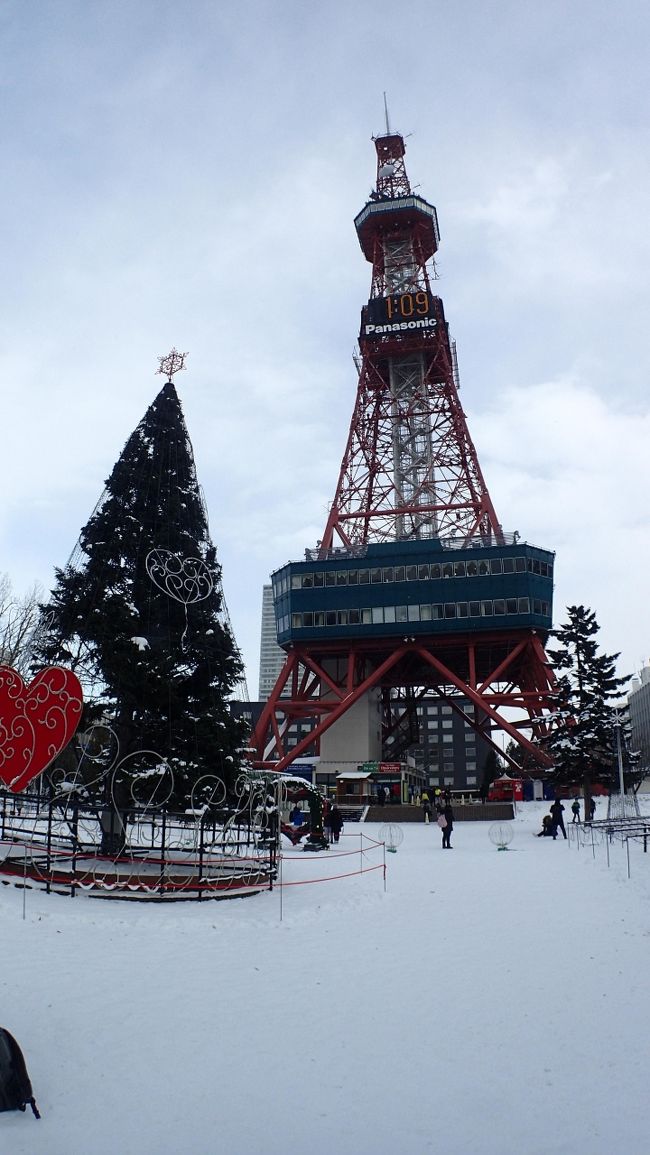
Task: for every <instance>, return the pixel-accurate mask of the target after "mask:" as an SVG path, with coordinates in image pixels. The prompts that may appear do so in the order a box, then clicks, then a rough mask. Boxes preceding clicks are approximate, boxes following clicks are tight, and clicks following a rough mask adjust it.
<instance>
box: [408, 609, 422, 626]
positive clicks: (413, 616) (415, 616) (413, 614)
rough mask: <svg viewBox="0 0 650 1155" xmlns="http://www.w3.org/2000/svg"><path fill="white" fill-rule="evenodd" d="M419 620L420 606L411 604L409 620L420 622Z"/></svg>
mask: <svg viewBox="0 0 650 1155" xmlns="http://www.w3.org/2000/svg"><path fill="white" fill-rule="evenodd" d="M419 620H420V607H419V606H409V621H410V622H419Z"/></svg>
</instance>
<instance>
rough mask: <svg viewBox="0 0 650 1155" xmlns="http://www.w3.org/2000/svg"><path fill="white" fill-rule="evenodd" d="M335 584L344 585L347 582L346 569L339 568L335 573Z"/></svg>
mask: <svg viewBox="0 0 650 1155" xmlns="http://www.w3.org/2000/svg"><path fill="white" fill-rule="evenodd" d="M336 584H337V586H346V585H347V584H348V571H347V570H346V569H340V570H339V571H338V573H337V575H336Z"/></svg>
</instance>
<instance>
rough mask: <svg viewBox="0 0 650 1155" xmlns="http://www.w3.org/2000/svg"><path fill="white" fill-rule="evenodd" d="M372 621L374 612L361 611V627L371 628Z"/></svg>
mask: <svg viewBox="0 0 650 1155" xmlns="http://www.w3.org/2000/svg"><path fill="white" fill-rule="evenodd" d="M371 621H372V612H371V611H370V610H369V609H368V610H366V609H364V610H362V611H361V625H362V626H369V625H370V623H371Z"/></svg>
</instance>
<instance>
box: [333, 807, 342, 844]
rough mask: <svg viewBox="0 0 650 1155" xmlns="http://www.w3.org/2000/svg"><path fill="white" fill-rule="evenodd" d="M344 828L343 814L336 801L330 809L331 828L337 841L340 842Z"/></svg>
mask: <svg viewBox="0 0 650 1155" xmlns="http://www.w3.org/2000/svg"><path fill="white" fill-rule="evenodd" d="M342 829H343V815H342V814H341V811H340V810H339V808H338V806H337V805H336V802H334V803H333V804H332V809H331V811H330V830H331V831H332V838H333V839H334V841H335V842H338V840H339V837H340V834H341V831H342Z"/></svg>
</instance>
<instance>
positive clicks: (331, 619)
mask: <svg viewBox="0 0 650 1155" xmlns="http://www.w3.org/2000/svg"><path fill="white" fill-rule="evenodd" d="M325 625H327V626H335V625H336V610H327V612H326V614H325Z"/></svg>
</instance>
